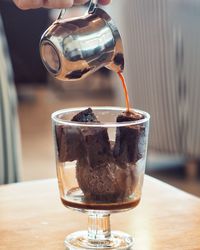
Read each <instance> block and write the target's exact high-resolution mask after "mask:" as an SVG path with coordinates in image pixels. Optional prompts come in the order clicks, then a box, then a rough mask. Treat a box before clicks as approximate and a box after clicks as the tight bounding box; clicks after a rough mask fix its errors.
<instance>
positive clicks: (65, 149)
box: [56, 108, 97, 162]
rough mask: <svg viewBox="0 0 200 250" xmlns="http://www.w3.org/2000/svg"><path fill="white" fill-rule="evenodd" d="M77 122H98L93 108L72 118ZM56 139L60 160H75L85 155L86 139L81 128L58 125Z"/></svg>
mask: <svg viewBox="0 0 200 250" xmlns="http://www.w3.org/2000/svg"><path fill="white" fill-rule="evenodd" d="M72 121H76V122H97V118H96V116H95V115H94V113H93V111H92V109H91V108H88V109H86V110H84V111H82V112H80V113H78V114H77V115H75V116H74V117H73V118H72ZM56 141H57V148H58V155H59V160H60V162H66V161H75V160H78V159H79V158H80V157H82V155H84V141H83V135H82V133H81V129H80V128H79V127H75V126H56Z"/></svg>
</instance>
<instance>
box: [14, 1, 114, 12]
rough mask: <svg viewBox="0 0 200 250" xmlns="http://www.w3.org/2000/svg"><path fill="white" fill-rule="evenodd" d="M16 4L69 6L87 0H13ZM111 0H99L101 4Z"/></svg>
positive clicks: (27, 7)
mask: <svg viewBox="0 0 200 250" xmlns="http://www.w3.org/2000/svg"><path fill="white" fill-rule="evenodd" d="M13 1H14V3H15V4H16V6H17V7H18V8H20V9H22V10H27V9H37V8H41V7H43V8H58V9H62V8H70V7H71V6H72V5H73V4H84V3H86V2H88V0H13ZM110 2H111V0H99V3H100V4H102V5H106V4H109V3H110Z"/></svg>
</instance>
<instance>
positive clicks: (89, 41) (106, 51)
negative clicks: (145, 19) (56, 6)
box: [40, 0, 124, 81]
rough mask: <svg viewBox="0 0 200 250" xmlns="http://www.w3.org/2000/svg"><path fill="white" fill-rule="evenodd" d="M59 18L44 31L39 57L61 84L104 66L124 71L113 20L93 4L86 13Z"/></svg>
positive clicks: (121, 53) (93, 0) (93, 1)
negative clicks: (68, 17) (76, 16)
mask: <svg viewBox="0 0 200 250" xmlns="http://www.w3.org/2000/svg"><path fill="white" fill-rule="evenodd" d="M63 13H64V10H62V11H61V13H60V15H59V17H58V19H57V20H56V21H55V22H54V23H53V24H52V25H51V26H50V27H49V28H48V29H47V30H46V31H45V33H44V34H43V36H42V38H41V41H40V54H41V58H42V61H43V63H44V65H45V67H46V69H47V70H48V71H49V72H50V73H51V74H52V75H53V76H54V77H55V78H57V79H59V80H62V81H73V80H80V79H83V78H85V77H87V76H88V75H90V74H92V73H94V72H95V71H97V70H98V69H100V68H102V67H104V66H105V67H107V68H108V69H110V70H113V71H116V72H119V71H123V69H124V55H123V46H122V40H121V37H120V34H119V32H118V29H117V27H116V26H115V24H114V23H113V21H112V19H111V17H110V16H109V15H108V14H107V13H106V12H105V11H104V10H102V9H100V8H98V7H97V0H92V1H90V6H89V10H88V12H87V14H85V15H84V16H81V17H78V18H72V19H62V16H63Z"/></svg>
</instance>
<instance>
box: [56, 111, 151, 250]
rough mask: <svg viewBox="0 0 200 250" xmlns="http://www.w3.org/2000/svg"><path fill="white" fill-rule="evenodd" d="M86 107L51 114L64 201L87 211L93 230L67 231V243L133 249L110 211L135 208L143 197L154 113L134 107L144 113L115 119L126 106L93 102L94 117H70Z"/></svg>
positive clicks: (76, 246) (126, 235)
mask: <svg viewBox="0 0 200 250" xmlns="http://www.w3.org/2000/svg"><path fill="white" fill-rule="evenodd" d="M85 109H86V108H74V109H66V110H60V111H57V112H55V113H53V114H52V121H53V133H54V138H55V149H56V165H57V177H58V185H59V191H60V198H61V201H62V203H63V204H64V206H66V207H67V208H71V209H73V210H77V211H80V212H84V213H87V214H88V231H80V232H75V233H72V234H70V235H68V236H67V237H66V239H65V246H66V247H68V248H69V249H118V250H120V249H131V247H132V246H133V238H132V237H131V236H130V235H128V234H126V233H123V232H120V231H111V228H110V214H112V213H116V212H123V211H127V210H129V209H133V208H134V207H135V206H137V205H138V203H139V202H140V198H141V191H142V185H143V179H144V173H145V165H146V154H147V145H148V133H149V119H150V116H149V114H148V113H146V112H144V111H140V110H132V111H134V112H136V113H137V114H139V115H140V119H138V120H137V119H136V120H134V121H131V120H129V121H125V122H124V121H121V122H119V120H120V119H118V122H116V118H117V117H119V116H120V115H122V113H123V112H125V111H126V109H124V108H117V107H92V110H93V112H94V114H95V116H96V118H97V119H96V121H95V122H75V121H71V120H72V118H73V117H74V116H75V115H77V114H78V113H80V112H82V111H84V110H85ZM124 114H126V113H124Z"/></svg>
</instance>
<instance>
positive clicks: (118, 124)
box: [51, 106, 150, 128]
mask: <svg viewBox="0 0 200 250" xmlns="http://www.w3.org/2000/svg"><path fill="white" fill-rule="evenodd" d="M88 108H91V109H92V110H94V111H95V110H97V111H122V112H124V111H126V108H123V107H114V106H91V107H77V108H68V109H61V110H57V111H55V112H53V113H52V115H51V119H52V121H54V122H56V123H59V124H60V125H68V126H74V127H93V128H100V127H101V128H102V127H106V128H108V127H124V126H132V125H139V124H142V123H145V122H148V121H149V120H150V114H149V113H147V112H146V111H142V110H140V109H130V110H131V111H136V112H138V113H140V114H142V115H144V117H145V118H143V119H141V120H137V121H127V122H102V123H89V122H88V123H87V122H75V121H68V120H66V119H61V118H58V116H59V115H61V114H64V113H66V114H67V113H70V112H75V111H77V112H81V111H83V110H85V109H88Z"/></svg>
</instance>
